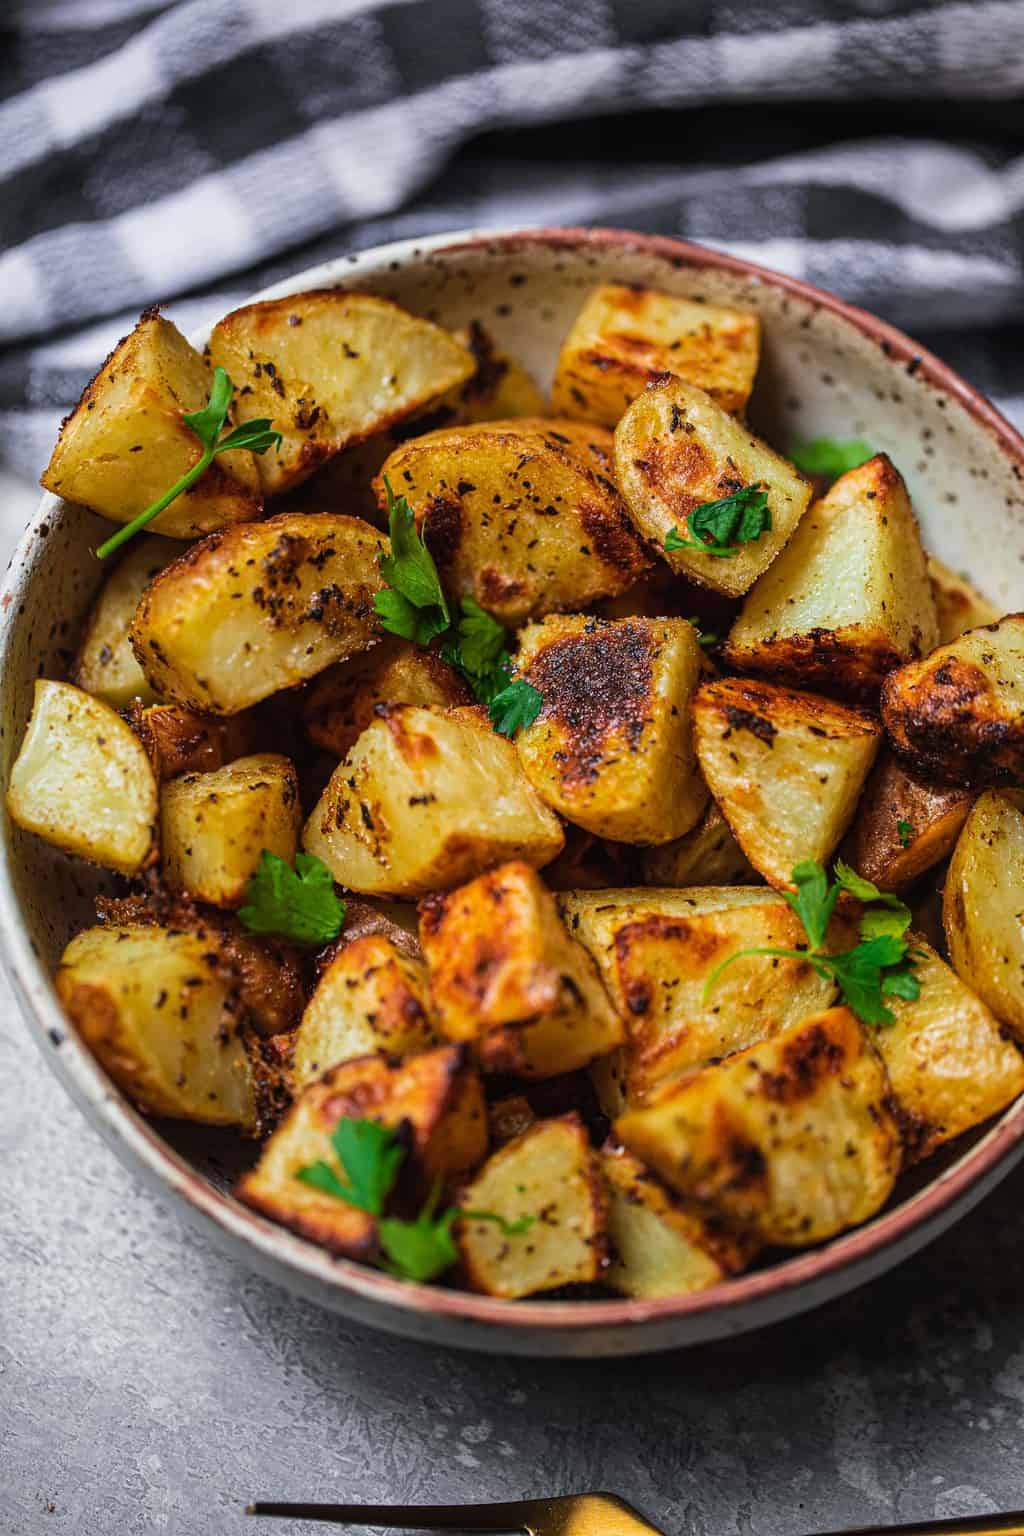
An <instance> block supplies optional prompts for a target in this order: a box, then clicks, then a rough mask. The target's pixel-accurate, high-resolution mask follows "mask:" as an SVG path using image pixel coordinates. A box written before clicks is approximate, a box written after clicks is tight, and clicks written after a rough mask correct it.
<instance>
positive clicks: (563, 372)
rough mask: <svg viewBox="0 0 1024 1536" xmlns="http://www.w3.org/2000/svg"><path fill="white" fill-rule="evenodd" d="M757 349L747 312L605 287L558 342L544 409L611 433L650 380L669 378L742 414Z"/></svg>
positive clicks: (753, 321)
mask: <svg viewBox="0 0 1024 1536" xmlns="http://www.w3.org/2000/svg"><path fill="white" fill-rule="evenodd" d="M760 348H761V322H760V318H759V317H758V316H757V315H756V314H755V313H754V312H753V311H751V310H742V309H728V308H724V307H722V306H720V305H715V304H698V303H695V302H694V301H693V300H692V299H684V298H680V297H678V296H676V295H675V294H668V293H661V292H659V291H657V290H656V289H652V288H643V287H640V286H635V287H631V286H628V285H626V284H621V283H606V284H604V285H602V286H601V287H600V288H596V289H595V290H594V291H593V292H592V293H591V294H590V295H589V297H588V298H587V300H586V302H585V303H584V305H583V308H582V309H581V310H580V313H579V314H578V315H577V317H576V320H575V321H574V323H573V326H572V329H571V330H570V332H569V335H568V336H567V337H566V339H565V342H564V343H563V346H562V350H561V353H560V354H559V358H558V363H557V365H556V368H555V382H554V386H553V389H552V405H553V408H554V410H555V411H556V412H557V413H558V414H559V415H562V416H571V417H577V418H579V419H580V420H583V421H594V422H598V423H600V424H602V425H604V426H606V427H614V426H615V425H616V424H617V423H618V421H619V420H620V418H621V416H622V414H623V412H624V411H625V410H626V408H627V406H629V405H630V404H631V402H632V401H633V400H635V399H636V397H637V395H639V394H640V393H641V391H642V390H643V389H645V388H646V386H647V384H648V383H649V382H650V381H651V379H656V378H658V377H662V376H664V375H665V374H666V373H673V374H678V375H679V376H680V377H681V378H683V379H686V380H688V381H689V382H690V383H691V384H696V385H699V386H700V388H701V389H703V390H705V391H706V392H707V393H708V394H709V395H710V396H711V398H712V399H713V400H715V401H716V402H717V403H718V404H719V405H720V406H721V407H722V409H723V410H724V411H729V412H737V411H742V410H743V409H744V407H745V406H746V403H747V400H748V399H749V397H750V391H751V389H752V388H753V385H754V376H755V374H756V372H757V364H758V359H759V355H760Z"/></svg>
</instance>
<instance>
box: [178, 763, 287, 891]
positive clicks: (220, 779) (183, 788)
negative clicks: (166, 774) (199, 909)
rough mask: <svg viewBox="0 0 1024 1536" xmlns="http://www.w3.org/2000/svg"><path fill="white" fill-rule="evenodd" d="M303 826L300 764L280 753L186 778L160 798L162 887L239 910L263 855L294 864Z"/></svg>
mask: <svg viewBox="0 0 1024 1536" xmlns="http://www.w3.org/2000/svg"><path fill="white" fill-rule="evenodd" d="M301 824H302V808H301V806H300V805H299V781H298V778H297V776H296V773H295V767H294V764H293V763H292V762H291V761H290V759H289V758H287V757H281V756H280V755H279V754H278V753H276V752H260V753H258V754H256V755H255V756H254V757H240V758H239V759H238V760H237V762H234V763H228V764H227V765H226V767H224V768H215V769H214V770H213V771H212V772H211V773H186V774H183V775H182V776H181V777H180V778H177V779H172V780H171V782H170V783H169V784H165V785H164V787H163V790H162V791H161V794H160V840H161V851H162V857H161V869H162V872H163V877H164V880H165V881H166V883H167V885H168V886H169V887H170V888H171V890H172V891H185V892H186V893H187V894H188V895H189V896H192V897H194V898H195V899H196V900H197V901H208V902H209V903H210V904H211V905H212V906H215V907H238V906H241V904H242V902H243V901H244V900H245V892H246V887H247V886H248V884H249V881H250V880H251V879H252V877H253V875H254V874H255V873H256V871H257V869H258V868H259V862H260V856H261V854H262V853H263V851H264V850H266V851H267V852H268V853H275V854H277V856H278V857H279V858H282V859H285V860H287V862H288V863H289V864H291V863H292V862H293V861H294V859H295V854H296V852H297V850H298V846H299V828H300V826H301Z"/></svg>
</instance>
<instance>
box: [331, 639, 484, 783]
mask: <svg viewBox="0 0 1024 1536" xmlns="http://www.w3.org/2000/svg"><path fill="white" fill-rule="evenodd" d="M472 702H473V696H472V694H471V693H470V691H469V689H468V687H467V686H466V684H465V683H464V682H463V680H462V678H461V677H460V676H459V674H458V673H457V672H456V670H455V668H454V667H450V666H449V665H448V663H447V662H445V661H442V660H441V657H440V656H439V655H438V654H437V652H436V651H432V650H424V649H422V648H421V647H419V646H413V645H410V644H408V643H407V642H404V641H402V640H398V639H395V638H393V637H391V636H387V637H385V638H384V639H383V640H382V641H381V642H380V643H379V644H378V645H375V646H374V647H373V649H372V650H371V651H364V652H363V653H362V654H361V655H359V656H352V657H350V658H349V660H348V661H342V662H339V663H338V665H337V666H334V667H329V668H328V670H327V671H326V672H323V673H321V675H320V676H319V677H318V678H317V679H316V681H315V682H314V683H313V686H312V687H311V689H310V691H309V694H308V696H307V698H306V702H305V705H304V708H303V718H304V721H305V726H306V734H307V735H308V737H309V739H310V741H312V742H313V743H314V745H316V746H318V747H322V748H323V749H324V751H326V752H333V753H335V754H336V755H337V756H338V757H345V756H346V754H347V753H348V752H349V751H350V750H351V749H352V747H353V746H354V745H355V743H356V742H357V741H358V740H359V737H360V736H361V735H362V733H363V731H365V730H366V727H367V726H368V725H371V724H372V723H373V720H374V716H375V713H376V709H377V705H378V704H417V705H420V706H421V707H422V708H424V709H448V708H455V707H457V706H458V705H461V704H472Z"/></svg>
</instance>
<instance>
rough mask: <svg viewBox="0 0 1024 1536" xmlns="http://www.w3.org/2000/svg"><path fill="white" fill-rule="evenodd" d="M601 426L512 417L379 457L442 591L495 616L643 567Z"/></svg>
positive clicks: (560, 600)
mask: <svg viewBox="0 0 1024 1536" xmlns="http://www.w3.org/2000/svg"><path fill="white" fill-rule="evenodd" d="M612 473H613V470H612V440H611V437H610V434H608V433H607V432H605V431H604V429H603V428H601V427H583V426H581V424H580V423H579V422H575V421H563V420H561V419H558V420H554V421H546V420H538V419H530V418H519V419H515V420H511V421H493V422H486V423H480V424H477V425H474V426H467V427H453V428H448V429H443V430H441V431H438V432H429V433H427V434H426V435H425V436H423V437H418V438H415V439H413V440H411V441H410V442H407V443H403V444H401V445H400V446H399V447H398V448H396V450H395V451H394V453H392V454H391V455H390V457H389V458H388V460H387V462H386V463H385V465H384V467H383V469H382V470H381V473H380V475H379V476H378V477H377V479H376V480H375V481H374V489H375V491H376V494H377V499H378V503H379V504H380V506H381V507H384V506H386V504H387V492H386V488H385V486H384V478H385V476H386V477H387V478H388V479H389V481H390V483H391V486H392V487H393V489H394V491H395V494H396V495H398V494H404V495H405V496H406V498H407V499H408V502H409V505H410V506H411V507H412V510H413V512H414V514H415V517H416V523H417V527H418V528H419V531H420V533H421V535H422V537H423V539H424V541H425V543H426V545H427V547H428V549H429V550H430V553H431V554H432V556H433V558H434V561H435V563H436V564H437V568H438V570H439V572H440V574H441V579H442V581H443V582H444V584H445V589H446V591H448V592H450V593H451V594H453V595H456V596H458V597H472V598H473V599H474V600H475V601H476V602H478V603H479V604H480V606H481V607H482V608H485V609H486V610H487V612H488V613H491V614H493V615H494V617H495V618H496V619H499V620H500V621H501V622H502V623H503V624H507V625H518V624H521V623H523V622H525V620H527V619H529V618H542V617H543V616H544V614H546V613H552V612H559V611H562V610H565V609H578V608H581V607H586V606H587V604H589V603H592V602H596V601H597V600H598V599H599V598H602V597H612V596H614V595H615V594H616V593H619V592H623V591H625V590H626V589H627V588H628V587H631V586H632V585H633V584H634V583H635V582H636V580H637V578H638V577H640V576H641V575H643V573H644V572H645V571H647V570H648V569H649V568H650V564H651V561H650V557H649V556H648V554H647V552H646V550H645V548H644V545H643V543H642V541H641V539H640V538H639V537H638V536H637V534H636V531H635V529H634V527H633V524H632V522H631V521H630V518H629V517H628V515H627V512H626V508H625V507H624V506H623V503H622V499H621V497H620V495H619V492H618V490H617V489H616V487H615V485H614V483H613V481H612V479H611V475H612Z"/></svg>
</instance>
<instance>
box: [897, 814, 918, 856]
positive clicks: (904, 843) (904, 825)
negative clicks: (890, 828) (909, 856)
mask: <svg viewBox="0 0 1024 1536" xmlns="http://www.w3.org/2000/svg"><path fill="white" fill-rule="evenodd" d="M896 836H897V837H898V838H899V840H900V847H901V848H909V847H910V845H911V843H912V842H913V840H914V829H913V827H912V826H911V824H910V822H909V821H904V820H903V819H902V817H901V818H900V820H899V821H898V822H897V823H896Z"/></svg>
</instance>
